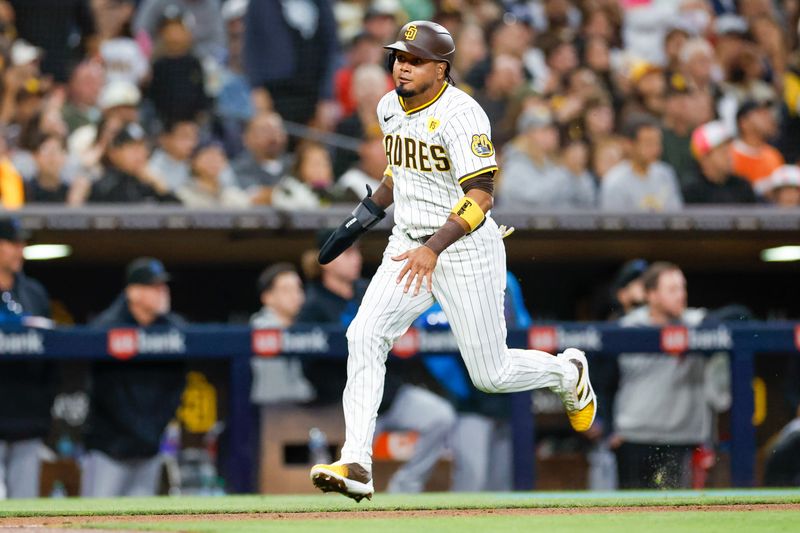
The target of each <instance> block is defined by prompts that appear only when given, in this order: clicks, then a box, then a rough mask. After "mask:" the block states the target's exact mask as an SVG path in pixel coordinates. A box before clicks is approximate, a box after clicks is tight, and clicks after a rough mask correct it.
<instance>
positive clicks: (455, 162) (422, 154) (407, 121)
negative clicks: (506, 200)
mask: <svg viewBox="0 0 800 533" xmlns="http://www.w3.org/2000/svg"><path fill="white" fill-rule="evenodd" d="M378 121H379V122H380V125H381V130H383V135H384V137H383V143H384V148H385V149H386V158H387V159H388V160H389V167H388V168H387V173H389V172H391V175H392V178H393V180H394V190H393V192H394V205H395V208H394V220H395V224H396V225H397V226H398V229H400V230H401V231H403V232H404V233H405V234H406V235H408V236H410V237H412V238H415V239H418V238H420V237H423V236H426V235H431V234H433V233H435V232H436V231H437V230H438V229H439V228H440V227H442V225H443V224H444V223H445V221H446V220H447V217H448V216H449V214H450V211H451V210H452V208H453V206H454V205H455V203H456V202H457V201H458V200H459V199H460V198H461V197H462V196H464V192H463V191H462V189H461V185H460V183H463V182H464V181H466V180H468V179H469V178H471V177H474V176H477V175H479V174H482V173H484V172H487V171H493V170H497V162H496V161H495V153H494V145H493V144H492V142H491V126H490V124H489V118H488V117H487V116H486V113H485V112H484V111H483V109H481V107H480V106H479V105H478V103H477V102H476V101H475V100H473V99H472V97H471V96H469V95H468V94H467V93H465V92H464V91H462V90H460V89H458V88H456V87H453V86H452V85H449V84H447V83H445V84H444V86H442V89H441V91H439V93H438V94H437V95H436V97H434V99H433V100H431V101H430V102H428V103H427V104H424V105H422V106H419V107H416V108H414V109H409V110H406V108H405V105H404V102H403V99H402V98H401V97H399V96H397V94H396V93H395V92H394V91H392V92H390V93H388V94H386V95H384V96H383V98H381V101H380V102H379V103H378Z"/></svg>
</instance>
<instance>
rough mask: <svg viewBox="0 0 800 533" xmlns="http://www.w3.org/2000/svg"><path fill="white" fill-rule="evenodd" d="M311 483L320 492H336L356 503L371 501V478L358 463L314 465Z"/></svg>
mask: <svg viewBox="0 0 800 533" xmlns="http://www.w3.org/2000/svg"><path fill="white" fill-rule="evenodd" d="M310 477H311V482H312V483H314V486H315V487H317V488H318V489H319V490H321V491H322V492H338V493H339V494H342V495H344V496H347V497H348V498H352V499H354V500H355V501H357V502H360V501H361V500H362V499H364V498H366V499H368V500H371V499H372V495H373V494H374V493H375V489H374V488H373V486H372V476H371V475H370V473H369V472H368V471H367V469H365V468H364V467H363V466H361V465H360V464H358V463H347V464H338V463H333V464H330V465H314V467H313V468H312V469H311V476H310Z"/></svg>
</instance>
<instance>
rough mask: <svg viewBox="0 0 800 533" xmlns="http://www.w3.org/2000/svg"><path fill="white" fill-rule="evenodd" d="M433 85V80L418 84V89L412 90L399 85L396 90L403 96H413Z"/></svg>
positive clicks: (398, 94)
mask: <svg viewBox="0 0 800 533" xmlns="http://www.w3.org/2000/svg"><path fill="white" fill-rule="evenodd" d="M432 85H433V82H430V83H427V84H425V85H418V87H417V89H412V90H409V89H404V88H403V87H401V86H400V85H398V86H397V87H395V90H394V92H396V93H397V96H401V97H403V98H411V97H412V96H417V95H418V94H422V93H424V92H425V91H427V90H428V89H430V88H431V86H432Z"/></svg>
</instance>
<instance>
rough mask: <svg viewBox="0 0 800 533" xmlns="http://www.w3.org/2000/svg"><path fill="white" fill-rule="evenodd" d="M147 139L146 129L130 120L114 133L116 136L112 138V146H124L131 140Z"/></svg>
mask: <svg viewBox="0 0 800 533" xmlns="http://www.w3.org/2000/svg"><path fill="white" fill-rule="evenodd" d="M146 139H147V134H145V132H144V129H142V127H141V126H140V125H139V124H137V123H135V122H129V123H128V124H126V125H125V126H124V127H123V128H122V129H121V130H119V131H118V132H117V134H116V135H114V138H113V139H111V146H114V147H116V146H122V145H123V144H127V143H131V142H145V140H146Z"/></svg>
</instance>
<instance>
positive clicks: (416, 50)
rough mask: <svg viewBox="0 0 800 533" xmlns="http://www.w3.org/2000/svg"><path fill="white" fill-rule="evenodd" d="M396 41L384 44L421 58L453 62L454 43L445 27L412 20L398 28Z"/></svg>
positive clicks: (425, 21)
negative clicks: (398, 32)
mask: <svg viewBox="0 0 800 533" xmlns="http://www.w3.org/2000/svg"><path fill="white" fill-rule="evenodd" d="M397 37H398V38H397V41H396V42H394V43H392V44H389V45H386V46H384V48H386V49H388V50H399V51H401V52H408V53H409V54H412V55H415V56H417V57H420V58H422V59H432V60H434V61H446V62H447V64H448V65H451V64H452V62H453V56H455V55H456V44H455V42H453V36H452V35H450V32H449V31H447V28H445V27H444V26H442V25H441V24H436V23H435V22H429V21H427V20H414V21H412V22H409V23H408V24H406V25H405V26H403V27H402V28H400V34H399V35H398V36H397Z"/></svg>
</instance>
